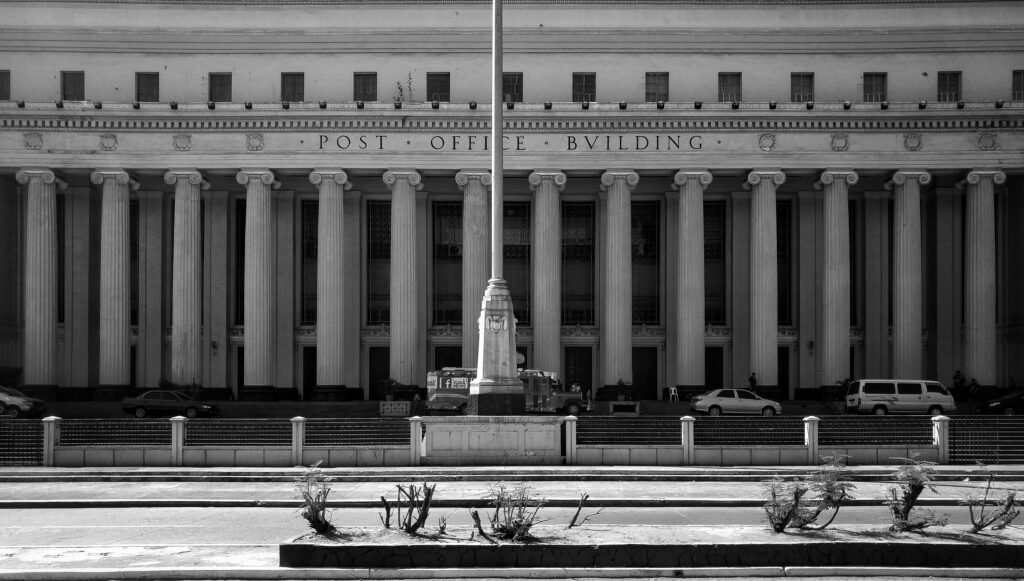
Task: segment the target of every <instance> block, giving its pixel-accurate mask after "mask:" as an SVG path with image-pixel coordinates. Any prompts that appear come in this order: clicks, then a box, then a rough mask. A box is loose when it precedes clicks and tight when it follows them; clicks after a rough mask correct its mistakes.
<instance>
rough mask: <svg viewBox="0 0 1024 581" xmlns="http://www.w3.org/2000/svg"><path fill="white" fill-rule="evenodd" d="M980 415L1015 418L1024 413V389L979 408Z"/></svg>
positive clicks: (988, 402)
mask: <svg viewBox="0 0 1024 581" xmlns="http://www.w3.org/2000/svg"><path fill="white" fill-rule="evenodd" d="M977 411H978V413H979V414H1000V415H1004V416H1015V415H1017V414H1021V413H1024V389H1022V390H1018V391H1015V392H1012V393H1009V394H1007V395H1004V396H1003V397H1001V398H999V399H993V400H990V401H987V402H985V403H983V404H981V405H980V406H979V407H978V410H977Z"/></svg>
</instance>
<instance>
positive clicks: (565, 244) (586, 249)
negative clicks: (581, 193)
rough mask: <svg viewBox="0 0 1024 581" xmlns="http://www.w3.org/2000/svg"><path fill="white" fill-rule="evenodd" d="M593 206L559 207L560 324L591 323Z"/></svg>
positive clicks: (593, 269) (592, 301)
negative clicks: (560, 209)
mask: <svg viewBox="0 0 1024 581" xmlns="http://www.w3.org/2000/svg"><path fill="white" fill-rule="evenodd" d="M594 224H595V220H594V204H593V203H591V202H583V203H575V202H574V203H570V202H565V203H563V204H562V324H563V325H593V324H594V286H595V285H594V274H595V265H594V229H595V227H594Z"/></svg>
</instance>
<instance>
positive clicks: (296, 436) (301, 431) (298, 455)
mask: <svg viewBox="0 0 1024 581" xmlns="http://www.w3.org/2000/svg"><path fill="white" fill-rule="evenodd" d="M305 444H306V418H304V417H302V416H295V417H294V418H292V466H302V464H303V462H302V447H303V446H304V445H305Z"/></svg>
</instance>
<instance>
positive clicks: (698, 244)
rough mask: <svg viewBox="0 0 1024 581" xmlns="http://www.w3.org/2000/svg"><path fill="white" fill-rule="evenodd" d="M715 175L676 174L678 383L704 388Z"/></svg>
mask: <svg viewBox="0 0 1024 581" xmlns="http://www.w3.org/2000/svg"><path fill="white" fill-rule="evenodd" d="M711 179H712V178H711V172H708V171H701V170H698V171H686V170H680V171H678V172H676V175H675V178H674V180H673V187H674V188H676V189H678V190H679V218H678V223H679V226H678V231H679V237H678V239H677V240H676V248H677V253H678V254H677V255H678V257H679V263H678V264H677V265H676V296H675V302H676V330H677V331H676V332H677V338H676V353H675V361H676V382H677V384H678V386H679V387H683V388H702V387H704V381H705V378H704V189H705V188H707V187H708V184H710V183H711Z"/></svg>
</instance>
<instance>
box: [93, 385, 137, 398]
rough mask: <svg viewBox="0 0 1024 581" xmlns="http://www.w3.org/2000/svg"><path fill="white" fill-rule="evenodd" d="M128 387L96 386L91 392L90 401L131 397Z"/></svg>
mask: <svg viewBox="0 0 1024 581" xmlns="http://www.w3.org/2000/svg"><path fill="white" fill-rule="evenodd" d="M131 392H132V388H131V386H130V385H97V386H96V389H95V390H94V391H93V392H92V399H94V400H97V401H114V400H121V399H124V398H126V397H128V396H129V395H131Z"/></svg>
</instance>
